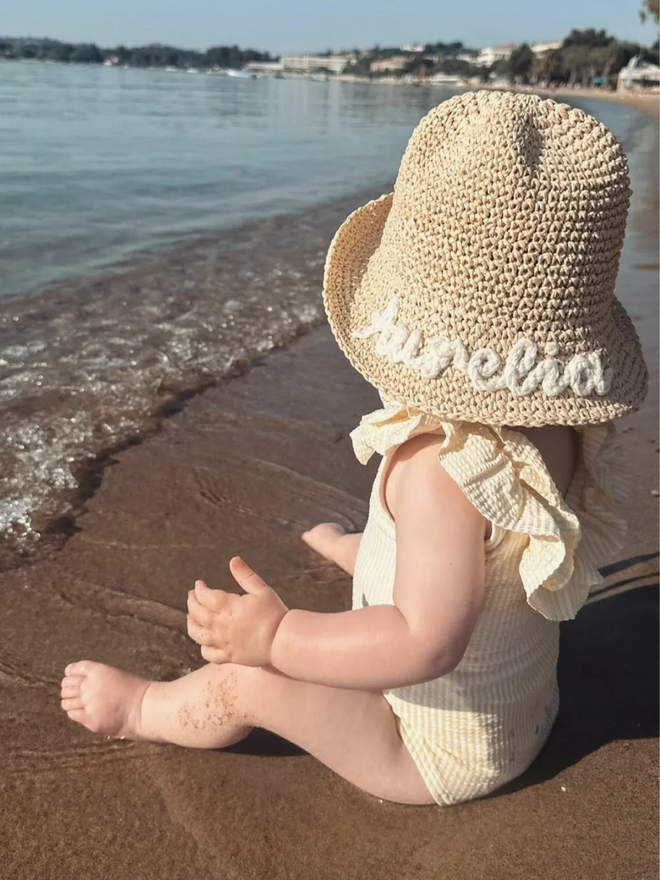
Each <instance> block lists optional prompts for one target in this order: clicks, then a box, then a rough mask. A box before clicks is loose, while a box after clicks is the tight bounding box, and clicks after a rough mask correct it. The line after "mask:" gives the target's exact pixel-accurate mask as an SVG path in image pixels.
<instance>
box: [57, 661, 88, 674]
mask: <svg viewBox="0 0 660 880" xmlns="http://www.w3.org/2000/svg"><path fill="white" fill-rule="evenodd" d="M93 665H94V664H93V663H92V662H91V661H90V660H78V661H77V662H76V663H69V665H68V666H67V667H66V669H65V670H64V675H65V676H69V675H87V673H88V672H89V670H90V669H91V668H92V666H93Z"/></svg>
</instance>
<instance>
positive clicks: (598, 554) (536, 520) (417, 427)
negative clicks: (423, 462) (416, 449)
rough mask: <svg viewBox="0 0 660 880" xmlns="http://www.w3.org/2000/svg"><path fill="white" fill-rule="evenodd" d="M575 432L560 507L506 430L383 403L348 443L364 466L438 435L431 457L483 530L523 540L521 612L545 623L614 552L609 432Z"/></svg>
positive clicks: (576, 599) (621, 486)
mask: <svg viewBox="0 0 660 880" xmlns="http://www.w3.org/2000/svg"><path fill="white" fill-rule="evenodd" d="M577 430H578V432H579V433H580V437H581V443H580V457H579V461H578V464H577V467H576V471H575V475H574V477H573V481H572V483H571V487H570V489H569V492H568V494H567V497H566V499H564V498H562V496H561V494H560V493H559V491H558V489H557V487H556V485H555V483H554V480H553V479H552V477H551V475H550V473H549V471H548V469H547V467H546V465H545V462H544V461H543V458H542V456H541V454H540V452H539V451H538V449H537V448H536V446H535V445H534V444H533V443H532V442H531V440H529V439H528V438H527V437H526V436H525V435H523V434H521V433H520V432H518V431H514V430H510V429H508V428H499V427H492V426H486V425H476V424H471V423H468V422H447V421H441V420H439V419H437V418H435V417H433V416H429V415H426V414H423V413H420V412H418V411H415V410H407V409H405V408H401V407H399V406H398V405H397V404H389V405H388V406H386V407H385V408H384V409H383V410H379V411H378V412H376V413H371V414H370V415H369V416H366V417H365V418H364V419H363V420H362V423H361V425H360V427H359V428H357V429H356V430H355V431H354V432H353V433H352V434H351V437H352V440H353V444H354V449H355V452H356V455H357V457H358V459H359V460H360V461H363V462H365V461H367V460H368V459H369V457H370V456H371V454H372V453H373V452H378V453H380V454H381V455H386V454H388V453H389V452H390V451H391V450H392V449H393V448H394V447H396V446H398V445H400V444H401V443H403V442H405V440H407V439H409V438H410V437H413V436H415V435H417V434H421V433H438V434H443V435H444V438H443V442H442V445H441V448H440V450H439V453H438V458H439V460H440V462H441V463H442V465H443V467H444V468H445V470H446V471H447V473H448V474H449V475H450V476H451V477H452V479H453V480H454V481H455V482H456V483H457V484H458V485H459V486H460V487H461V488H462V490H463V492H464V493H465V495H466V496H467V497H468V498H469V500H470V501H471V502H472V504H473V505H474V507H475V508H476V509H477V510H478V511H479V512H480V513H481V514H482V515H483V516H484V517H485V518H486V519H487V520H488V521H489V522H490V523H491V524H492V525H493V528H499V529H502V530H504V532H515V533H518V534H522V535H526V536H527V538H528V541H527V543H526V546H525V547H524V549H523V551H522V554H521V558H520V563H519V573H520V579H521V582H522V586H523V589H524V591H525V594H526V597H527V602H528V603H529V605H530V606H531V607H532V608H534V609H535V610H536V611H538V612H539V613H540V614H542V615H543V616H544V617H546V618H548V619H550V620H568V619H571V618H573V617H575V615H576V614H577V612H578V611H579V609H580V608H581V607H582V605H583V604H584V602H585V601H586V599H587V598H588V595H589V592H590V591H591V590H592V589H593V588H594V587H595V586H597V585H598V584H600V583H602V582H603V578H602V576H601V575H600V573H599V571H598V566H599V565H602V564H604V563H605V562H607V561H610V560H611V559H612V557H613V555H615V554H616V553H617V552H618V551H619V550H620V549H621V547H622V545H623V541H624V538H625V533H626V523H625V520H624V519H623V517H622V516H621V513H620V511H619V509H618V508H619V503H620V501H621V500H622V499H623V498H624V497H625V495H626V494H627V493H626V490H627V486H628V485H629V483H628V479H627V473H626V468H625V463H624V462H625V459H624V454H623V450H622V447H621V443H620V438H619V435H618V434H617V432H616V429H615V427H614V425H613V424H612V423H609V424H605V425H586V426H580V427H578V428H577Z"/></svg>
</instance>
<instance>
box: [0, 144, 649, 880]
mask: <svg viewBox="0 0 660 880" xmlns="http://www.w3.org/2000/svg"><path fill="white" fill-rule="evenodd" d="M635 161H639V162H644V163H646V165H645V168H646V169H647V179H648V181H649V186H648V188H646V189H645V190H644V191H641V192H639V193H638V194H637V196H636V200H635V212H634V214H633V218H632V224H631V235H632V236H634V247H633V248H632V249H631V250H630V253H631V257H630V259H629V260H628V262H627V264H626V265H624V267H623V269H622V283H623V284H625V285H626V288H627V290H628V291H629V292H630V291H635V292H636V293H635V295H634V296H633V303H634V308H633V309H632V311H633V314H634V317H635V320H636V322H637V325H638V327H639V328H640V333H641V335H642V338H643V341H644V345H645V348H646V354H647V357H648V359H649V362H650V365H651V368H652V372H653V386H652V392H651V394H650V395H649V398H648V400H647V402H646V404H645V406H644V407H643V409H642V410H641V411H640V412H639V413H637V414H635V415H633V416H631V417H629V418H628V419H627V420H626V425H625V427H626V428H627V429H629V430H627V431H626V433H625V435H624V436H625V439H626V442H627V443H628V445H629V448H630V451H631V453H632V455H633V460H634V492H633V496H632V500H631V503H630V504H629V508H628V512H629V518H630V522H631V530H630V536H629V539H628V542H627V545H626V547H625V549H624V552H623V553H622V554H621V558H620V560H618V561H616V562H615V563H614V564H613V565H612V566H610V567H609V568H608V570H607V571H608V580H607V588H606V589H605V590H603V592H602V593H601V594H600V595H598V596H596V597H595V598H594V600H593V601H592V602H590V604H589V605H588V606H587V607H586V608H585V609H584V610H583V611H582V612H581V613H580V615H579V616H578V618H577V620H576V621H574V622H571V623H568V624H565V625H564V626H563V631H562V649H561V661H560V688H561V693H562V709H561V715H560V718H559V721H558V723H557V725H556V728H555V730H554V732H553V734H552V736H551V738H550V741H549V743H548V745H547V747H546V748H545V749H544V751H543V753H542V754H541V756H540V758H539V759H538V761H537V762H536V763H535V765H534V766H533V767H532V769H531V770H530V771H529V772H528V773H527V774H526V775H525V776H524V777H523V778H522V779H520V780H518V781H517V782H516V784H515V785H512V786H510V787H508V788H507V789H505V790H502V791H500V792H498V793H497V794H496V795H494V796H492V797H490V798H488V799H485V800H482V801H478V802H474V803H471V804H466V805H462V806H460V807H454V808H449V809H440V808H435V807H428V808H426V807H424V808H415V807H404V806H398V805H393V804H387V803H381V802H379V801H378V800H376V799H374V798H371V797H369V796H367V795H365V794H363V793H361V792H360V791H358V790H357V789H355V788H353V787H352V786H351V785H349V784H348V783H346V782H344V781H343V780H341V779H340V778H338V777H336V776H335V775H334V774H332V773H331V772H330V771H328V770H326V769H325V768H324V767H323V766H321V765H320V764H318V763H317V762H316V761H315V760H314V759H313V758H311V757H310V756H308V755H305V754H303V753H301V752H299V751H297V750H296V749H295V748H293V747H290V746H289V745H288V744H287V743H284V742H282V741H280V740H277V739H276V738H275V737H272V736H270V735H268V734H266V733H264V732H256V733H255V734H254V735H252V736H251V737H250V738H248V740H246V741H245V742H244V743H243V744H241V745H239V746H237V747H234V748H232V749H230V750H227V751H225V752H203V751H186V750H183V749H179V748H175V747H169V746H162V745H154V744H148V743H140V744H133V743H126V742H118V741H112V740H104V739H102V738H99V737H95V736H93V735H91V734H89V733H88V732H86V731H85V730H84V729H82V728H80V727H79V726H77V725H74V724H72V723H71V722H69V721H68V720H67V718H66V716H65V715H64V714H63V713H62V712H61V710H60V708H59V680H60V676H61V672H62V669H63V667H64V666H65V664H66V663H67V662H69V661H71V660H74V659H79V658H81V657H91V658H93V659H97V660H102V661H105V662H109V663H113V664H115V665H118V666H122V667H125V668H128V669H130V670H132V671H134V672H137V673H139V674H143V675H148V676H152V677H156V678H169V677H175V676H178V675H180V674H182V673H183V672H185V671H186V670H188V669H190V668H193V667H195V666H197V665H199V658H198V654H197V650H196V646H195V645H194V644H193V643H192V642H190V640H188V639H187V637H186V635H185V625H184V624H185V615H184V609H185V596H186V591H187V589H189V588H190V586H191V584H192V582H193V580H194V578H196V577H206V578H208V579H209V580H210V581H211V582H212V583H213V584H214V585H217V586H226V587H227V586H230V579H229V575H228V573H227V569H226V564H227V561H228V559H229V558H230V556H231V555H233V553H235V552H237V551H241V552H244V553H245V555H246V557H247V558H248V559H249V561H250V562H251V563H252V564H253V565H254V566H255V567H256V569H257V570H258V571H259V572H260V573H261V574H262V575H264V577H266V578H267V579H268V580H270V582H271V583H273V584H274V585H275V586H276V587H277V588H278V590H279V591H280V593H281V594H282V596H283V598H284V600H285V601H286V602H287V603H290V604H293V605H297V606H300V607H306V608H310V609H314V610H318V611H332V610H339V609H342V608H346V607H348V604H349V591H350V584H349V581H348V579H347V578H346V577H344V576H343V575H342V574H341V573H339V572H338V571H337V570H336V569H335V568H334V567H332V566H330V565H329V564H325V563H323V562H321V561H319V560H318V559H317V558H315V557H314V556H313V555H312V554H311V552H310V551H309V550H308V549H307V548H306V547H305V546H304V545H303V544H302V543H301V542H300V540H299V537H298V535H299V533H300V531H301V530H302V529H304V528H305V527H308V526H309V525H311V524H312V523H314V522H316V521H320V520H326V519H337V520H338V521H341V522H344V523H346V525H350V526H355V527H360V526H362V525H363V523H364V520H365V517H366V512H367V504H366V499H367V495H368V490H369V486H370V480H371V477H372V475H373V472H372V470H371V469H370V468H366V469H365V468H361V467H360V466H359V465H358V464H357V463H356V462H355V460H354V459H353V457H352V454H351V451H350V444H349V440H348V436H347V432H348V431H349V430H350V428H352V427H353V426H354V425H355V424H356V422H357V420H358V418H359V416H360V415H361V414H362V413H364V412H367V411H369V409H370V408H373V407H374V406H375V405H377V399H376V397H375V394H374V392H373V390H372V389H371V388H369V387H368V386H367V385H366V384H365V383H364V382H363V381H362V380H361V379H360V378H359V377H358V376H357V375H356V374H355V373H354V372H353V371H352V370H351V369H350V367H349V366H348V365H347V363H346V362H345V360H344V359H343V357H342V356H341V355H340V353H339V352H338V350H337V348H336V346H335V345H334V343H333V342H332V340H331V337H330V334H329V332H328V330H327V328H323V329H321V330H319V331H317V332H315V333H313V334H312V335H310V336H308V337H306V338H304V339H303V340H301V341H300V342H299V343H297V344H296V345H294V346H292V347H291V348H290V349H287V350H283V351H280V352H278V353H275V354H273V355H271V356H269V357H268V358H267V359H266V360H265V361H264V362H263V363H262V364H260V365H256V366H255V367H254V368H253V369H252V370H251V371H250V372H249V373H247V374H246V375H245V376H243V377H241V378H238V379H235V380H233V381H232V382H230V383H229V384H227V385H225V386H222V387H219V388H216V389H213V390H210V391H207V392H205V393H204V394H201V395H199V396H197V397H196V398H194V399H193V400H191V401H189V402H188V403H187V404H186V405H185V407H184V408H183V409H182V411H181V412H180V413H178V414H177V415H175V416H173V417H172V418H170V419H168V420H167V421H166V422H165V424H164V425H163V429H162V431H161V432H160V433H159V434H157V435H156V436H154V437H152V438H151V439H149V440H148V441H146V442H144V443H143V444H141V445H139V446H135V447H132V448H130V449H127V450H126V451H124V452H122V453H121V454H119V455H117V456H116V458H115V459H113V460H112V461H110V462H108V463H107V464H106V467H105V469H104V470H103V473H102V475H101V476H102V479H101V482H100V486H99V487H98V489H97V491H96V492H95V493H94V494H93V496H92V497H90V499H89V501H88V504H87V510H86V512H85V513H84V514H83V515H82V516H80V517H79V518H78V520H77V522H76V528H75V533H74V534H73V535H72V537H71V538H70V539H69V541H68V542H67V543H66V544H65V546H64V547H63V549H62V550H61V551H58V552H57V553H54V554H51V556H50V557H49V558H47V559H45V560H43V561H41V562H37V563H35V564H33V565H31V566H26V567H23V568H19V569H15V570H13V571H9V572H6V573H5V574H3V575H2V585H1V589H0V698H1V702H0V706H1V708H0V733H1V737H0V755H1V766H2V773H1V775H0V840H1V841H2V842H1V843H0V876H1V877H2V878H7V880H9V878H11V880H37V878H39V880H41V878H57V880H62V878H65V880H67V878H74V877H75V878H83V880H97V878H98V880H101V878H103V880H105V878H112V880H114V878H117V880H124V878H126V880H138V878H145V880H156V878H158V880H163V878H168V880H170V878H171V880H188V878H190V880H193V878H194V880H207V878H208V880H211V878H213V880H220V878H221V880H249V878H268V880H280V878H282V880H284V878H287V880H303V878H304V880H307V878H318V880H325V878H328V880H330V878H333V880H335V878H342V880H344V878H351V880H352V878H355V880H361V878H365V880H375V878H393V880H394V878H396V880H412V878H416V880H425V878H429V880H430V878H434V880H435V878H443V880H444V878H460V880H463V878H464V880H476V878H478V880H504V878H506V880H514V878H525V880H529V878H536V877H543V878H545V880H553V878H566V880H568V878H571V880H572V878H581V880H589V878H594V880H595V878H598V880H622V878H624V877H625V878H627V877H634V878H636V880H647V878H648V880H651V878H656V877H657V874H658V867H657V855H656V852H657V846H656V836H657V807H658V803H657V741H656V737H657V721H658V712H657V697H658V680H657V679H658V676H657V669H658V666H657V643H658V631H657V605H658V602H657V590H656V584H657V547H658V534H657V499H656V498H655V497H654V496H653V495H651V489H652V488H655V487H656V486H657V474H658V454H657V453H658V444H657V415H658V409H657V377H658V370H657V321H658V301H657V261H658V255H657V185H656V184H657V137H656V138H655V139H654V140H653V142H652V143H651V142H649V143H648V144H647V145H646V147H645V148H644V149H640V151H639V153H638V155H637V156H636V158H635ZM653 169H655V172H654V170H653ZM654 173H655V174H656V178H655V179H654V176H653V175H654ZM654 199H655V202H654V201H653V200H654ZM654 218H655V220H654ZM653 222H655V226H653V225H652V224H653ZM654 292H655V293H654ZM631 296H632V294H631Z"/></svg>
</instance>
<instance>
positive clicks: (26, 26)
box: [0, 0, 657, 54]
mask: <svg viewBox="0 0 660 880" xmlns="http://www.w3.org/2000/svg"><path fill="white" fill-rule="evenodd" d="M4 5H5V9H4V10H3V13H2V16H1V17H0V35H1V36H12V37H21V36H33V37H45V36H48V37H53V38H55V39H61V40H69V41H71V42H95V43H98V44H99V45H101V46H115V45H118V44H120V43H123V44H124V45H127V46H134V45H140V44H145V43H170V44H172V45H175V46H181V47H188V48H195V49H205V48H208V47H209V46H214V45H215V46H217V45H227V44H234V43H237V44H238V45H239V46H241V47H242V48H254V49H260V50H268V51H270V52H272V53H274V54H280V53H282V52H317V51H323V50H325V49H330V48H332V49H335V50H338V49H341V48H352V47H368V46H373V45H374V44H375V43H379V44H380V45H381V46H396V45H400V44H401V43H408V42H414V41H420V42H438V41H441V42H451V41H453V40H462V41H463V43H465V44H466V45H468V46H471V47H474V48H479V47H481V46H486V45H492V44H494V43H495V44H497V43H519V42H524V41H527V42H532V41H535V40H555V39H561V38H562V37H564V36H566V34H567V33H568V32H569V31H570V30H571V29H572V28H587V27H595V28H605V29H606V30H607V31H608V32H609V33H612V34H614V35H615V36H618V37H620V38H622V39H629V40H632V41H635V42H640V43H642V44H647V45H650V44H651V43H653V41H654V40H655V38H656V36H657V29H654V25H653V24H651V23H650V22H649V21H647V23H646V24H645V25H642V24H641V22H640V20H639V15H638V9H639V7H640V6H641V0H545V2H539V0H444V2H441V0H397V2H392V0H380V2H376V0H333V2H332V3H327V2H318V0H231V2H230V0H92V2H90V0H21V2H14V3H12V4H9V3H6V4H4Z"/></svg>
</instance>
